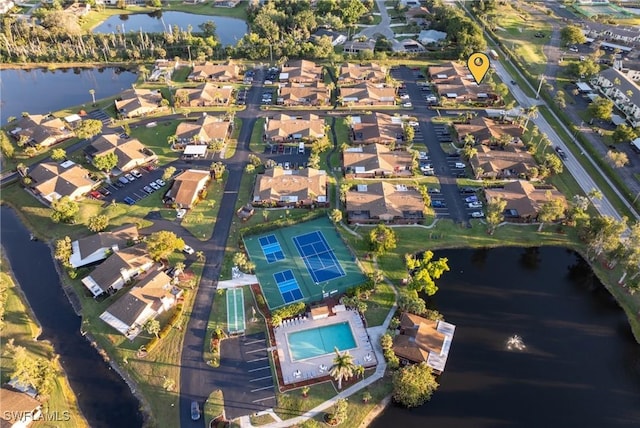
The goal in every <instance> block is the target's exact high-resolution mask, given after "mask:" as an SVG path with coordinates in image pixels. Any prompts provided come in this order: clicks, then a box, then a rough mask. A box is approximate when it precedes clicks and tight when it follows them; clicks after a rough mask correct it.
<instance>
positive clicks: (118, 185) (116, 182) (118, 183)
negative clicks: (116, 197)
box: [113, 181, 124, 189]
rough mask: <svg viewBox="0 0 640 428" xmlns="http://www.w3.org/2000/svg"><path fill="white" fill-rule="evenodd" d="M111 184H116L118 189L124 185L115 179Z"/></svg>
mask: <svg viewBox="0 0 640 428" xmlns="http://www.w3.org/2000/svg"><path fill="white" fill-rule="evenodd" d="M113 185H114V186H116V187H117V188H118V189H122V188H123V187H124V184H122V183H121V182H120V181H115V182H114V183H113Z"/></svg>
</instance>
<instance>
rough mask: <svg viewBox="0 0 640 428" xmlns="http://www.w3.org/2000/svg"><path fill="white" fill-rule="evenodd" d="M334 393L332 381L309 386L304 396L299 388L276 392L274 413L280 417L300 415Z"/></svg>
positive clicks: (288, 417)
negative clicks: (306, 394)
mask: <svg viewBox="0 0 640 428" xmlns="http://www.w3.org/2000/svg"><path fill="white" fill-rule="evenodd" d="M334 395H336V389H335V388H334V387H333V383H332V382H323V383H320V384H317V385H313V386H310V387H309V394H308V396H307V397H306V398H305V397H303V396H302V392H301V391H300V389H295V390H293V391H289V392H286V393H284V394H281V393H277V394H276V408H275V409H274V410H275V412H276V414H277V415H278V416H280V417H281V418H282V419H291V418H295V417H296V416H300V415H302V414H303V413H305V412H307V411H309V410H311V409H313V408H314V407H316V406H318V405H320V404H322V403H324V402H325V401H327V400H328V399H330V398H331V397H333V396H334Z"/></svg>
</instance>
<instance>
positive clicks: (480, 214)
mask: <svg viewBox="0 0 640 428" xmlns="http://www.w3.org/2000/svg"><path fill="white" fill-rule="evenodd" d="M469 215H470V216H471V217H473V218H482V217H484V213H483V212H482V211H474V212H472V213H471V214H469Z"/></svg>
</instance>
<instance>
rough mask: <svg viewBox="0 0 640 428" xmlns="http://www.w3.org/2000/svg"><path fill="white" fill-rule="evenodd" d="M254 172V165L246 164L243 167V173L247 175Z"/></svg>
mask: <svg viewBox="0 0 640 428" xmlns="http://www.w3.org/2000/svg"><path fill="white" fill-rule="evenodd" d="M255 170H256V166H255V165H254V164H252V163H248V164H247V165H246V166H245V167H244V171H245V172H246V173H247V174H252V173H254V172H255Z"/></svg>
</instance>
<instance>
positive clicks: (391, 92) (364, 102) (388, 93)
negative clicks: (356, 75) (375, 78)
mask: <svg viewBox="0 0 640 428" xmlns="http://www.w3.org/2000/svg"><path fill="white" fill-rule="evenodd" d="M339 98H340V102H341V104H342V105H343V106H347V105H353V106H358V107H365V106H367V107H370V106H393V105H396V88H394V87H392V86H385V85H384V84H382V83H371V82H362V83H358V84H357V85H354V86H342V87H341V88H340V97H339Z"/></svg>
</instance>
